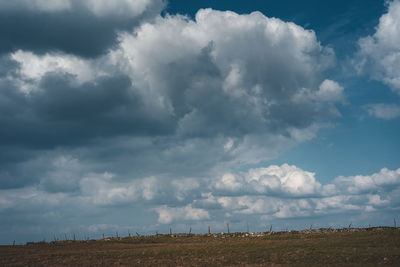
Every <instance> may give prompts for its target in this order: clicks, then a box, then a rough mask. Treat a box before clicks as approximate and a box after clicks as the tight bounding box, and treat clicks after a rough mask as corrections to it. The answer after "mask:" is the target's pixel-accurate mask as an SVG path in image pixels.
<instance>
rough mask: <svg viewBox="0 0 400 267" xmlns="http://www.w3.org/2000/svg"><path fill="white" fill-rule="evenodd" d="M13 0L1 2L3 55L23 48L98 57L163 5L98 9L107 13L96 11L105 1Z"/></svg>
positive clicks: (156, 2) (148, 3)
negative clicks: (52, 1)
mask: <svg viewBox="0 0 400 267" xmlns="http://www.w3.org/2000/svg"><path fill="white" fill-rule="evenodd" d="M11 2H13V3H6V2H4V1H2V3H0V36H1V42H0V54H1V53H8V52H12V51H16V50H18V49H23V50H30V51H34V52H36V53H46V52H48V51H63V52H66V53H72V54H77V55H80V56H84V57H95V56H98V55H101V54H104V53H106V52H107V51H108V50H109V49H111V48H112V47H113V46H115V45H116V44H117V42H118V40H117V33H118V32H119V31H125V30H132V28H134V27H136V26H138V25H139V24H140V22H142V21H146V20H151V19H153V18H154V17H155V16H157V15H158V14H159V12H160V11H161V10H162V8H163V6H164V3H163V1H162V0H154V1H142V2H143V3H144V4H143V7H142V6H141V8H140V9H139V11H138V12H133V11H129V10H130V9H127V10H126V13H125V12H124V13H123V14H120V11H119V10H116V11H113V5H111V6H110V7H109V8H108V12H106V11H105V10H104V11H103V9H106V7H104V8H103V7H102V8H103V9H100V11H98V12H103V13H104V14H103V13H99V14H97V13H96V12H95V11H96V10H97V9H95V7H96V6H99V5H105V4H104V3H103V2H105V1H58V2H59V3H60V4H59V5H58V6H57V3H56V2H55V4H54V8H53V9H51V8H50V7H51V5H49V4H48V3H45V2H43V3H42V2H41V1H11ZM85 2H86V4H85ZM96 2H98V3H97V4H96ZM113 2H116V3H117V2H129V1H124V0H118V1H113ZM63 3H64V4H63ZM65 3H67V4H65ZM90 3H93V4H92V5H91V4H90ZM102 3H103V4H102ZM128 12H131V14H128Z"/></svg>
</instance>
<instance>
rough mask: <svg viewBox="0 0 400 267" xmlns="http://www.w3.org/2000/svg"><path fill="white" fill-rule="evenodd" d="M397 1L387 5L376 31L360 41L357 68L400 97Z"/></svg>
mask: <svg viewBox="0 0 400 267" xmlns="http://www.w3.org/2000/svg"><path fill="white" fill-rule="evenodd" d="M399 43H400V1H398V0H394V1H391V2H389V8H388V12H387V13H386V14H384V15H383V16H382V17H381V18H380V19H379V24H378V26H377V27H376V32H375V33H374V34H373V35H372V36H366V37H364V38H361V39H360V40H359V42H358V44H359V52H358V55H357V57H358V58H357V60H356V67H357V69H358V71H359V72H360V73H367V74H369V75H370V76H371V77H372V78H373V79H376V80H378V81H381V82H383V83H385V84H387V85H388V86H390V87H391V89H392V90H393V91H394V92H397V93H398V94H400V48H399Z"/></svg>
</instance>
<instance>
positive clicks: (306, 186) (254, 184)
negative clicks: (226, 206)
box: [214, 164, 322, 197]
mask: <svg viewBox="0 0 400 267" xmlns="http://www.w3.org/2000/svg"><path fill="white" fill-rule="evenodd" d="M314 176H315V174H314V173H311V172H306V171H303V170H301V169H299V168H297V167H296V166H289V165H287V164H284V165H282V166H270V167H268V168H258V169H251V170H249V171H248V172H247V173H245V174H244V175H243V176H235V175H233V174H230V173H228V174H225V175H223V176H222V177H221V178H220V179H216V181H215V182H214V188H215V189H216V190H219V191H221V192H226V193H237V194H246V193H247V194H258V195H280V196H282V195H288V196H292V197H293V196H305V195H316V194H319V193H320V192H321V188H322V186H321V184H320V183H319V182H318V181H316V179H315V177H314Z"/></svg>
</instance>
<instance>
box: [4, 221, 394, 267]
mask: <svg viewBox="0 0 400 267" xmlns="http://www.w3.org/2000/svg"><path fill="white" fill-rule="evenodd" d="M28 265H29V266H215V265H227V266H238V265H239V266H287V265H297V266H311V265H314V266H316V265H317V266H320V265H324V266H326V265H330V266H377V265H385V266H400V230H399V229H395V228H377V229H363V230H357V231H323V232H321V231H314V232H310V233H304V232H282V233H272V234H265V233H264V234H258V235H246V234H245V233H235V234H230V235H226V234H225V235H211V236H208V235H190V236H189V235H187V236H185V235H180V236H170V235H159V236H151V237H131V238H120V239H118V240H117V239H105V240H91V241H60V242H51V243H34V244H28V245H24V246H0V266H28Z"/></svg>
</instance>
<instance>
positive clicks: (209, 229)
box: [208, 226, 211, 235]
mask: <svg viewBox="0 0 400 267" xmlns="http://www.w3.org/2000/svg"><path fill="white" fill-rule="evenodd" d="M208 234H209V235H210V234H211V228H210V226H208Z"/></svg>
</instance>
